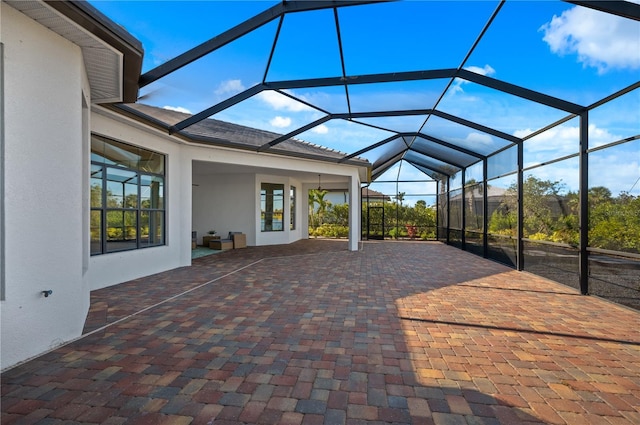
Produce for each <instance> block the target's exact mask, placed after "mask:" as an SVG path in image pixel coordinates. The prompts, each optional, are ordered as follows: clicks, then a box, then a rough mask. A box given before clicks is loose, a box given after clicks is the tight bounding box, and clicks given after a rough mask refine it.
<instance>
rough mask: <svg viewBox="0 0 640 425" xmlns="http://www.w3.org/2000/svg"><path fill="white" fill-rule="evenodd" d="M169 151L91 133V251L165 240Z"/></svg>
mask: <svg viewBox="0 0 640 425" xmlns="http://www.w3.org/2000/svg"><path fill="white" fill-rule="evenodd" d="M164 181H165V157H164V155H162V154H159V153H156V152H152V151H148V150H146V149H142V148H139V147H136V146H132V145H128V144H125V143H121V142H117V141H115V140H110V139H106V138H104V137H101V136H97V135H92V137H91V220H90V223H91V229H90V231H91V255H97V254H105V253H108V252H116V251H125V250H131V249H139V248H146V247H149V246H157V245H164V243H165V238H164V235H165V201H164V200H165V196H164V188H165V184H164Z"/></svg>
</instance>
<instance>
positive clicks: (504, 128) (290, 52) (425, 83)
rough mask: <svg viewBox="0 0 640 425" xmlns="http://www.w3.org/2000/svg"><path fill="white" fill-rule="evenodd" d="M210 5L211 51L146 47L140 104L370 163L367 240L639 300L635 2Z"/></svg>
mask: <svg viewBox="0 0 640 425" xmlns="http://www.w3.org/2000/svg"><path fill="white" fill-rule="evenodd" d="M198 3H202V4H200V5H198ZM143 5H144V3H142V5H141V7H143ZM206 5H207V3H206V2H195V3H194V4H192V5H191V6H190V7H192V9H186V6H180V7H181V8H182V9H180V10H182V12H181V13H182V15H181V16H184V15H185V14H187V15H188V16H189V19H191V21H190V23H189V25H191V26H192V27H195V26H198V25H201V26H202V27H203V28H202V29H201V30H200V31H198V32H197V33H198V36H199V37H201V41H200V43H199V44H198V43H195V44H194V45H193V46H189V48H187V49H183V52H176V51H174V50H175V45H171V46H169V45H165V46H163V45H161V44H160V43H157V44H156V45H154V46H153V50H154V53H153V54H152V55H146V57H145V60H146V61H147V62H145V63H144V64H143V68H144V69H143V74H142V77H141V79H140V83H139V86H140V97H139V102H140V103H146V104H149V105H152V106H159V107H165V106H166V105H173V107H174V108H178V107H179V108H180V110H181V111H183V112H187V113H188V115H187V116H186V117H185V118H184V119H183V120H182V121H180V122H177V123H171V124H169V123H161V124H163V125H164V126H165V127H166V129H167V130H168V132H169V133H171V134H175V135H184V136H185V137H193V136H194V134H195V133H196V131H195V130H193V128H195V127H193V126H194V125H196V124H197V123H199V122H201V121H202V120H205V119H211V118H213V119H218V120H221V121H228V122H233V123H236V124H241V125H246V126H249V127H254V128H258V129H260V130H264V131H271V132H274V136H273V138H272V139H271V140H268V141H267V142H265V143H262V144H260V145H257V146H250V147H248V146H246V145H242V146H240V145H239V146H236V147H238V148H241V149H251V150H254V151H256V152H259V153H275V154H283V155H296V156H302V157H304V155H305V153H304V152H297V153H292V152H290V151H287V150H285V149H283V148H282V147H283V146H285V145H286V143H287V141H289V140H291V139H298V140H303V141H305V142H308V143H312V144H316V145H320V146H324V147H327V148H330V149H332V150H334V151H335V153H339V155H332V156H331V157H327V158H325V159H324V160H326V161H332V162H339V163H349V162H350V161H354V160H358V161H360V160H362V159H365V160H367V161H369V163H370V173H369V174H370V178H369V181H366V182H362V184H363V187H366V188H367V189H368V190H370V191H372V192H375V193H378V194H379V195H378V198H376V197H375V196H371V197H368V196H363V197H362V201H363V205H364V206H365V207H364V209H363V213H362V214H363V233H362V234H363V237H364V238H371V239H373V238H376V237H377V238H380V237H383V238H398V237H400V236H407V237H406V238H407V239H412V240H420V239H438V240H440V241H442V242H446V243H448V244H451V245H454V246H456V247H458V248H460V249H462V250H465V251H469V252H472V253H474V254H477V255H480V256H484V257H486V258H489V259H492V260H495V261H499V262H502V263H505V264H508V265H510V266H512V267H514V268H516V269H518V270H524V271H529V272H532V273H536V274H539V275H542V276H545V277H548V278H550V279H553V280H555V281H558V282H562V283H564V284H566V285H569V286H572V287H575V288H578V289H579V290H580V291H581V292H582V293H583V294H595V295H600V296H603V297H607V298H609V299H612V300H614V301H616V302H619V303H622V304H626V305H629V306H633V307H635V308H640V82H639V81H640V78H639V77H640V5H639V4H638V3H637V2H626V1H593V2H591V1H568V2H564V1H543V2H524V1H506V2H503V1H498V2H494V1H472V2H468V1H465V2H457V1H446V2H438V1H397V2H395V1H392V2H377V1H375V2H372V1H362V2H354V1H284V2H278V3H271V4H270V3H268V2H257V3H252V2H238V4H237V5H236V13H234V14H227V15H225V19H224V20H222V19H220V17H219V16H216V15H215V13H214V12H210V13H211V15H208V14H207V13H209V12H206V11H204V10H199V9H198V7H201V8H202V7H205V6H206ZM96 6H97V7H99V8H103V7H107V5H101V4H100V3H98V4H97V5H96ZM156 6H157V7H158V8H160V9H159V11H160V13H161V14H162V13H165V14H166V15H167V22H168V25H169V23H170V22H171V20H173V19H175V18H174V16H177V15H175V11H172V10H171V9H170V8H171V7H172V6H171V5H170V4H163V3H158V4H157V5H154V7H156ZM174 7H177V6H174ZM109 14H110V15H113V13H111V12H110V13H109ZM234 19H235V21H233V20H234ZM220 21H224V25H226V26H224V25H222V24H221V23H220ZM230 21H233V22H232V23H229V22H230ZM134 35H137V36H138V37H140V38H142V39H143V42H144V41H145V40H144V37H145V36H144V34H135V32H134ZM176 44H178V45H179V44H180V43H176ZM145 45H147V43H146V42H145ZM160 52H161V53H160ZM169 57H172V59H168V58H169ZM167 59H168V60H167ZM154 61H155V62H154ZM158 62H162V63H161V64H160V65H157V63H158ZM118 107H119V108H121V109H125V110H128V111H129V112H131V113H133V114H142V112H141V111H140V110H139V109H134V108H131V107H129V106H127V105H126V104H123V105H119V106H118ZM265 111H267V112H268V113H264V112H265ZM276 133H277V134H276ZM198 142H200V143H209V144H223V145H225V146H232V147H233V145H232V144H230V143H229V142H228V141H220V140H213V139H212V140H207V139H203V138H200V139H198ZM314 159H318V158H315V157H314ZM385 205H387V206H388V205H394V208H395V209H393V208H388V211H386V210H385V208H384V206H385ZM381 208H382V209H381ZM402 209H405V210H418V209H420V210H421V211H422V214H423V216H420V217H422V218H420V217H418V216H413V218H412V217H410V216H405V215H402V216H401V215H400V212H401V211H402ZM380 214H382V215H384V216H385V217H384V219H383V218H382V217H380ZM394 214H395V217H394ZM390 219H393V220H395V221H394V223H393V225H391V227H394V228H395V229H396V231H395V234H391V233H389V229H388V228H389V227H390V226H389V225H385V221H386V220H390ZM376 226H377V227H376ZM385 227H386V228H387V229H385ZM415 227H417V229H416V228H415ZM437 260H438V259H429V261H437Z"/></svg>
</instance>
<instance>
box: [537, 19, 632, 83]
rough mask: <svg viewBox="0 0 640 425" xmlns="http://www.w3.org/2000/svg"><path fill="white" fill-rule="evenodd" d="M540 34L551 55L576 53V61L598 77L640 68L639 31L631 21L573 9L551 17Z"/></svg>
mask: <svg viewBox="0 0 640 425" xmlns="http://www.w3.org/2000/svg"><path fill="white" fill-rule="evenodd" d="M540 31H542V32H544V37H543V40H544V41H545V42H546V43H547V44H548V45H549V47H550V48H551V51H552V52H553V53H556V54H558V55H561V56H563V55H566V54H577V55H578V61H579V62H582V63H583V64H584V65H585V66H591V67H595V68H597V69H598V72H599V73H601V74H602V73H605V72H607V71H608V70H610V69H626V68H628V69H638V68H640V29H639V27H638V23H637V22H636V21H634V20H632V19H625V18H621V17H618V16H615V15H612V14H607V13H601V12H598V11H595V10H592V9H588V8H583V7H574V8H571V9H569V10H566V11H564V12H562V14H561V15H560V16H555V15H554V16H553V18H552V19H551V22H547V23H546V24H545V25H543V26H542V27H541V28H540Z"/></svg>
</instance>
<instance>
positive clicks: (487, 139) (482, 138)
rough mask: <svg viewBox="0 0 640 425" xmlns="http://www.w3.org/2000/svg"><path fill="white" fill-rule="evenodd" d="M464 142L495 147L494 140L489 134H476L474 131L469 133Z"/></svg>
mask: <svg viewBox="0 0 640 425" xmlns="http://www.w3.org/2000/svg"><path fill="white" fill-rule="evenodd" d="M464 140H465V141H466V142H470V143H473V144H480V145H485V146H491V145H493V138H492V137H491V136H489V135H488V134H482V133H476V132H473V131H472V132H471V133H469V134H468V135H467V137H465V139H464Z"/></svg>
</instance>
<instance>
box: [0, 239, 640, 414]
mask: <svg viewBox="0 0 640 425" xmlns="http://www.w3.org/2000/svg"><path fill="white" fill-rule="evenodd" d="M346 247H347V245H346V243H344V242H335V241H320V240H318V241H314V240H310V241H300V242H298V243H295V244H292V245H288V246H284V247H263V248H247V249H246V250H236V251H229V252H225V253H221V254H217V255H214V256H209V257H203V258H200V259H197V260H194V265H193V266H192V267H188V268H182V269H178V270H174V271H170V272H167V273H161V274H158V275H155V276H151V277H148V278H144V279H139V280H136V281H133V282H129V283H126V284H123V285H119V286H117V287H112V288H107V289H105V290H101V291H96V292H94V294H92V311H91V314H90V317H89V320H88V321H87V328H86V329H87V331H88V332H89V334H88V335H87V336H85V337H84V338H82V339H80V340H78V341H76V342H73V343H71V344H69V345H67V346H64V347H61V348H59V349H57V350H55V351H53V352H51V353H48V354H45V355H43V356H41V357H39V358H37V359H35V360H32V361H30V362H28V363H26V364H23V365H21V366H18V367H15V368H13V369H10V370H8V371H6V372H5V373H3V374H2V376H1V379H2V408H1V409H2V417H1V421H2V424H3V425H9V424H27V423H42V424H51V423H63V422H64V423H105V424H120V423H130V424H189V423H193V424H212V425H214V424H215V425H220V424H240V423H246V424H343V423H347V424H365V423H367V424H372V423H398V424H405V423H414V424H438V425H444V424H527V423H536V424H542V423H544V424H565V423H566V424H639V423H640V313H638V312H637V311H632V310H629V309H625V308H623V307H619V306H616V305H613V304H610V303H608V302H606V301H603V300H600V299H598V298H595V297H585V296H581V295H579V294H578V293H577V292H576V291H575V290H573V289H572V288H568V287H565V286H562V285H560V284H556V283H554V282H551V281H548V280H545V279H542V278H539V277H536V276H534V275H531V274H527V273H519V272H516V271H513V270H511V269H509V268H506V267H503V266H501V265H499V264H496V263H493V262H490V261H487V260H483V259H482V258H479V257H477V256H474V255H471V254H468V253H465V252H463V251H460V250H458V249H455V248H452V247H448V246H445V245H442V244H440V243H428V242H427V243H425V242H420V243H418V242H416V243H412V242H400V243H398V242H365V243H363V249H362V250H361V251H359V252H350V251H347V250H346ZM185 291H187V292H186V293H183V292H185ZM181 293H183V294H182V295H179V294H181ZM163 300H166V302H163ZM145 308H146V309H145ZM141 310H142V311H141ZM139 311H141V312H139ZM136 312H139V313H137V314H136ZM109 324H110V325H109ZM105 325H106V326H105Z"/></svg>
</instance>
